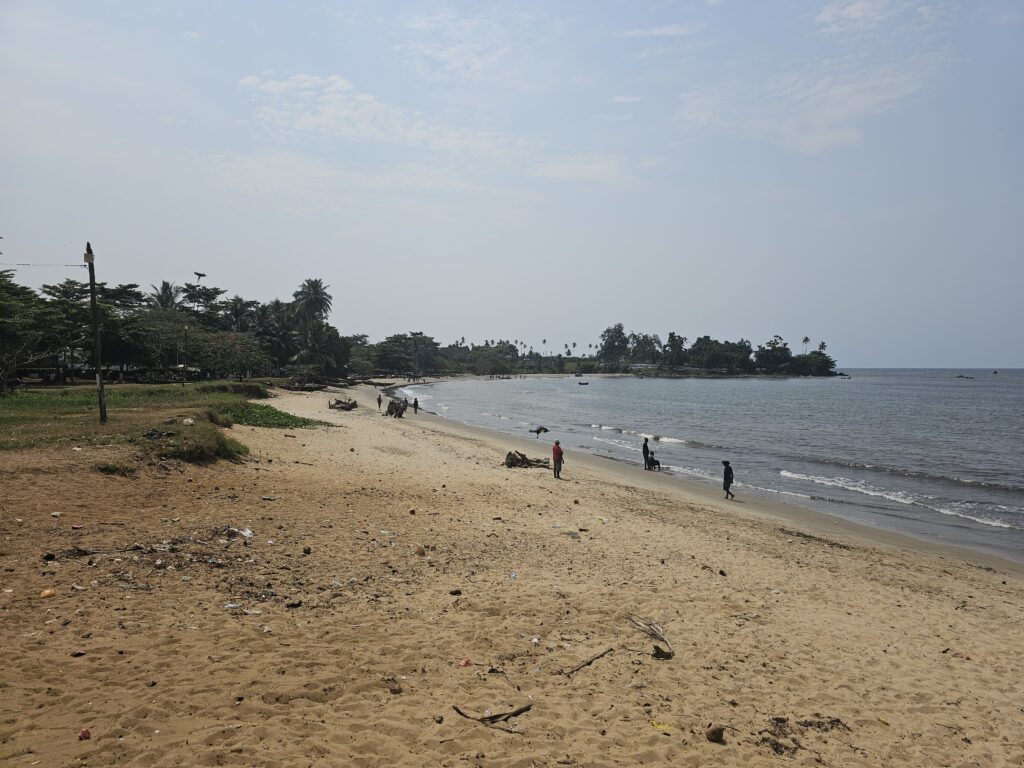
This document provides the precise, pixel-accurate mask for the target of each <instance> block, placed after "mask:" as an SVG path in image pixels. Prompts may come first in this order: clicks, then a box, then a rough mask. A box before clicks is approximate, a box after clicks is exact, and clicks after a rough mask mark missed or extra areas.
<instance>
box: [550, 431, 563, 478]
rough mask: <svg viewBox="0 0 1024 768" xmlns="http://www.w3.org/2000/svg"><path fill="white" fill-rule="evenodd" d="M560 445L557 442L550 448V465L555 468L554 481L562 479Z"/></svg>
mask: <svg viewBox="0 0 1024 768" xmlns="http://www.w3.org/2000/svg"><path fill="white" fill-rule="evenodd" d="M562 455H563V454H562V445H561V443H559V442H558V441H557V440H555V444H554V445H553V446H551V465H552V466H553V467H554V468H555V479H556V480H561V479H562Z"/></svg>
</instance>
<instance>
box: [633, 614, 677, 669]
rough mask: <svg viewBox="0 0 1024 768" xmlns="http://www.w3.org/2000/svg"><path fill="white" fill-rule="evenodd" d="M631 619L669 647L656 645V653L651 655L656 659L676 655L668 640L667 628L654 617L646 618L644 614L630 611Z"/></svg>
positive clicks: (642, 629)
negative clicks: (638, 614) (639, 614)
mask: <svg viewBox="0 0 1024 768" xmlns="http://www.w3.org/2000/svg"><path fill="white" fill-rule="evenodd" d="M626 618H628V619H629V622H630V624H632V625H633V626H634V627H636V628H637V629H639V630H640V631H641V632H643V633H644V634H645V635H647V636H648V637H651V638H654V639H655V640H660V641H661V642H663V643H664V644H665V645H666V646H667V648H662V647H661V646H660V645H655V646H654V653H652V654H651V655H652V656H653V657H654V658H656V659H661V660H667V659H671V658H672V657H673V656H675V651H673V650H672V644H671V643H670V642H669V641H668V638H667V637H666V636H665V628H664V627H663V626H661V624H659V623H658V622H656V621H655V620H654V619H646V618H643V617H642V616H637V615H636V614H634V613H630V614H628V615H627V616H626Z"/></svg>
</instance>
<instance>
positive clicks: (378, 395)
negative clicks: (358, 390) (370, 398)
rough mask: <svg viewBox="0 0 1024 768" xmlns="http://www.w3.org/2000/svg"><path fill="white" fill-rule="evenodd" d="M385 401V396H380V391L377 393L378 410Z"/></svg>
mask: <svg viewBox="0 0 1024 768" xmlns="http://www.w3.org/2000/svg"><path fill="white" fill-rule="evenodd" d="M383 402H384V398H382V397H381V396H380V393H379V392H378V393H377V410H378V411H379V410H380V404H381V403H383Z"/></svg>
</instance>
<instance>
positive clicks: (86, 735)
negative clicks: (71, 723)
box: [78, 728, 92, 741]
mask: <svg viewBox="0 0 1024 768" xmlns="http://www.w3.org/2000/svg"><path fill="white" fill-rule="evenodd" d="M91 738H92V733H90V732H89V729H88V728H83V729H82V730H80V731H79V732H78V740H79V741H88V740H89V739H91Z"/></svg>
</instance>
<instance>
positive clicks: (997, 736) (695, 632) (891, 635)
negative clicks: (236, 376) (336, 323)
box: [0, 391, 1024, 768]
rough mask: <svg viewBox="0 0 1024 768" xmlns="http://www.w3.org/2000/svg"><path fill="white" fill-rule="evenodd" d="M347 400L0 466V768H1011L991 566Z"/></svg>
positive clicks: (1020, 658) (1001, 629) (1016, 692)
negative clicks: (665, 642)
mask: <svg viewBox="0 0 1024 768" xmlns="http://www.w3.org/2000/svg"><path fill="white" fill-rule="evenodd" d="M356 396H357V398H358V399H359V401H360V407H359V408H358V409H357V410H356V411H354V412H351V413H338V412H328V411H327V410H326V400H327V395H325V394H314V395H287V396H284V397H281V398H279V399H278V400H276V401H275V403H274V404H275V405H276V406H277V407H279V408H282V409H284V410H289V411H292V412H294V413H300V414H303V415H316V416H318V417H320V418H323V419H325V420H329V421H331V422H334V423H336V424H338V425H339V426H338V427H334V428H320V429H315V430H285V431H281V430H264V429H252V428H248V427H236V428H235V429H234V430H233V433H235V434H236V436H237V437H238V438H239V439H240V440H242V441H243V442H245V443H246V444H247V445H249V446H250V447H251V448H252V450H253V454H252V457H251V460H250V461H248V462H246V463H244V464H242V465H231V464H223V463H222V464H219V465H217V466H213V467H193V466H189V465H177V464H174V465H171V464H167V463H164V464H155V465H148V466H143V467H142V469H141V470H140V471H139V473H138V476H137V477H136V478H133V479H128V478H122V477H116V476H115V477H109V476H104V475H101V474H99V473H97V472H95V471H94V470H93V467H94V465H95V464H96V463H97V462H98V461H101V460H117V461H124V460H125V458H126V457H129V456H130V455H131V453H130V452H131V450H132V449H131V448H127V447H122V448H102V449H100V448H88V447H84V448H83V449H82V450H81V451H74V450H72V449H71V447H70V446H68V445H63V446H61V447H56V448H52V449H45V450H35V451H26V452H18V453H12V452H6V453H2V454H0V586H2V588H3V593H2V594H0V611H2V613H0V617H2V621H0V643H2V647H3V652H4V667H3V674H2V683H0V721H2V722H0V764H3V765H5V766H6V765H10V766H29V765H42V766H81V765H89V766H106V765H145V766H150V765H152V766H165V765H166V766H171V765H189V766H191V765H199V766H204V765H231V766H348V765H353V766H433V765H447V766H464V765H479V766H523V767H524V768H525V767H527V766H610V765H619V766H633V765H673V766H697V765H726V766H728V765H737V766H739V765H744V766H745V765H772V766H775V765H791V764H792V765H833V766H1003V765H1015V766H1019V765H1022V764H1024V695H1022V685H1021V681H1022V680H1024V669H1022V667H1024V632H1022V622H1021V619H1022V607H1024V583H1022V580H1021V576H1020V569H1019V567H1016V566H1011V565H1009V564H1005V563H998V562H997V563H995V564H994V566H993V565H992V564H991V561H989V564H982V565H979V563H982V560H981V559H980V558H977V557H973V556H968V557H967V558H961V557H958V556H956V555H955V554H954V553H952V552H948V551H935V550H934V548H933V550H932V551H927V548H924V547H913V548H912V547H909V546H908V542H907V541H905V540H899V539H895V538H891V539H889V540H887V541H881V540H878V537H874V539H868V538H863V537H860V536H857V535H856V530H855V529H854V528H853V527H852V526H841V525H836V526H832V523H831V522H829V521H828V520H823V519H812V516H806V515H805V516H803V517H801V518H799V519H797V518H796V517H794V515H792V514H791V515H790V516H789V517H788V518H786V517H778V516H776V515H777V514H779V513H782V514H785V510H778V509H771V508H768V507H767V506H766V505H764V504H755V503H753V502H751V503H747V504H744V505H740V504H735V505H727V504H725V503H724V502H719V501H717V500H714V499H712V498H710V497H709V495H708V494H705V493H701V492H695V491H690V490H687V489H686V488H685V487H684V486H682V485H680V484H678V483H669V482H662V481H661V479H659V478H657V477H651V473H644V472H642V471H640V470H630V469H629V468H619V467H613V466H612V465H610V464H609V463H608V462H599V461H597V460H594V459H590V460H578V459H577V457H575V456H574V455H573V454H572V453H571V452H570V453H569V454H568V455H567V456H566V460H567V461H566V467H565V470H564V473H563V477H564V480H562V481H556V480H554V479H553V478H552V476H551V474H550V473H549V472H547V471H544V470H525V469H517V470H510V469H505V468H504V467H503V466H501V461H502V458H503V456H504V453H505V450H507V449H508V448H510V447H517V446H520V445H524V446H528V447H529V448H530V449H531V450H530V454H531V455H534V456H545V455H547V453H548V450H549V445H548V443H547V442H545V441H543V440H540V441H534V440H529V441H526V440H524V441H514V440H507V439H506V438H503V437H499V436H495V435H488V434H484V433H480V432H475V431H474V430H470V429H466V428H462V427H458V426H455V425H452V424H451V423H448V422H443V421H441V420H439V419H436V418H434V417H431V416H429V415H424V414H421V415H419V416H413V415H412V413H411V411H410V413H409V415H408V416H407V418H406V419H403V420H393V419H386V418H382V417H380V416H378V415H377V412H376V403H374V402H372V399H373V397H374V395H373V394H372V393H371V392H369V391H361V392H359V393H358V394H357V395H356ZM55 512H60V513H61V515H60V517H53V516H51V513H55ZM228 527H234V528H237V529H245V528H250V529H251V530H252V531H253V536H252V538H251V539H250V538H246V537H245V536H240V535H236V534H232V533H230V532H228V533H225V529H227V528H228ZM826 530H827V531H828V533H823V531H826ZM76 548H77V549H76ZM304 548H308V550H307V552H308V553H307V554H304ZM87 551H88V552H92V553H93V554H88V553H87ZM47 553H51V554H53V555H55V556H56V558H55V559H52V560H49V561H48V560H45V559H44V555H46V554H47ZM50 588H52V589H54V590H55V591H56V595H55V596H54V597H52V598H40V597H39V595H40V592H41V591H42V590H44V589H50ZM629 613H634V614H638V615H640V616H644V617H650V618H653V619H655V620H657V621H659V622H661V623H662V624H663V626H664V628H665V632H666V634H667V636H668V639H669V641H670V642H671V645H672V647H673V649H674V651H675V656H674V658H672V659H670V660H656V659H654V658H652V656H651V653H652V649H653V647H654V642H655V641H653V640H651V639H650V638H649V637H647V636H645V635H644V634H643V633H642V632H640V631H639V630H637V629H636V628H635V627H633V626H632V625H631V624H630V623H629V621H628V620H627V614H629ZM609 648H610V649H612V650H611V651H610V652H609V653H606V654H605V655H603V656H601V657H600V658H598V659H596V660H595V661H593V663H592V664H590V665H588V666H584V667H582V668H581V669H579V671H578V672H576V673H575V674H572V675H569V674H566V671H567V670H571V669H572V668H573V667H575V666H577V665H579V664H580V663H582V662H584V661H586V660H588V659H590V658H592V657H594V656H596V655H598V654H600V653H602V652H603V651H605V650H606V649H609ZM466 659H468V660H469V662H468V663H467V662H465V661H463V660H466ZM460 662H462V664H465V666H463V665H460ZM453 705H457V706H458V707H459V708H460V709H462V710H463V711H464V712H465V713H467V714H470V715H473V716H480V717H482V716H484V715H485V714H486V713H488V712H489V713H491V714H500V713H503V712H507V711H510V710H513V709H516V708H518V707H522V706H525V705H532V708H531V709H529V710H528V711H526V712H524V713H523V714H520V715H518V716H516V717H514V718H510V719H509V720H506V721H501V722H499V723H497V724H496V725H497V726H500V728H503V729H505V730H500V729H499V727H492V726H488V725H486V724H483V723H480V722H476V721H473V720H470V719H466V718H464V717H462V716H460V715H459V714H457V713H456V712H455V711H454V709H453ZM711 722H715V723H720V724H722V725H724V726H726V729H725V731H724V741H725V743H712V742H709V741H708V740H707V738H706V737H705V729H706V727H707V725H708V724H709V723H711ZM82 728H88V729H89V730H90V733H91V738H90V739H89V740H79V738H78V735H79V731H80V729H82Z"/></svg>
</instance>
